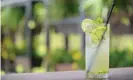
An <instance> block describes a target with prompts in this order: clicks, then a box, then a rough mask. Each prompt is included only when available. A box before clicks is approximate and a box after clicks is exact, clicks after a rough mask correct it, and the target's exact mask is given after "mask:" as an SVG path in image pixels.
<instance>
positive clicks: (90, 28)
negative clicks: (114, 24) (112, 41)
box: [81, 19, 107, 45]
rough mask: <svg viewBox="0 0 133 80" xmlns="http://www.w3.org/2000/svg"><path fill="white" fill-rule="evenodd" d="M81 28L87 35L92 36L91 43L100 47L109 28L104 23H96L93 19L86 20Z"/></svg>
mask: <svg viewBox="0 0 133 80" xmlns="http://www.w3.org/2000/svg"><path fill="white" fill-rule="evenodd" d="M81 28H82V30H83V32H85V34H86V35H88V36H90V38H91V43H92V44H94V45H98V44H99V42H100V40H101V38H102V35H103V33H104V31H105V30H106V28H107V27H105V26H104V23H95V21H93V20H91V19H84V20H83V21H82V24H81Z"/></svg>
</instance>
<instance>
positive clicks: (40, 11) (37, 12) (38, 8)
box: [33, 3, 47, 23]
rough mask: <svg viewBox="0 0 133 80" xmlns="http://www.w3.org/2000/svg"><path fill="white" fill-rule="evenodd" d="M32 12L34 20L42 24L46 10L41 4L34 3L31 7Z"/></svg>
mask: <svg viewBox="0 0 133 80" xmlns="http://www.w3.org/2000/svg"><path fill="white" fill-rule="evenodd" d="M33 10H34V12H33V13H34V17H35V19H36V21H37V22H38V23H43V21H44V20H45V19H46V15H47V9H46V7H45V6H44V4H43V3H36V4H35V5H34V6H33Z"/></svg>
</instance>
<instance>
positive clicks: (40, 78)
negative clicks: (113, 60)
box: [2, 67, 133, 80]
mask: <svg viewBox="0 0 133 80" xmlns="http://www.w3.org/2000/svg"><path fill="white" fill-rule="evenodd" d="M2 80H85V71H65V72H46V73H21V74H13V73H12V74H6V75H4V76H2ZM97 80H98V79H97ZM108 80H133V67H132V68H114V69H110V73H109V79H108Z"/></svg>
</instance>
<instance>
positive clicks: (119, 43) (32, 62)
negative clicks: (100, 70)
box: [1, 0, 133, 74]
mask: <svg viewBox="0 0 133 80" xmlns="http://www.w3.org/2000/svg"><path fill="white" fill-rule="evenodd" d="M27 1H28V0H27ZM45 1H46V0H40V1H34V0H33V1H32V0H31V1H29V3H31V5H30V4H29V5H30V6H29V7H31V9H30V8H29V9H28V10H27V9H26V8H25V7H24V6H19V7H18V6H15V5H17V4H15V5H13V6H4V4H6V3H8V0H2V4H3V6H2V9H1V50H2V51H1V61H2V62H1V63H2V66H1V73H2V74H5V73H9V72H17V73H22V72H47V71H66V70H81V69H82V70H83V69H84V68H85V60H84V47H83V48H82V44H83V43H84V39H82V38H83V35H82V34H83V33H82V31H81V29H80V27H78V26H75V25H74V28H75V29H78V30H80V31H79V32H78V33H73V32H74V31H71V32H69V30H67V28H65V27H69V24H71V23H69V21H67V20H66V22H67V23H65V22H62V23H64V24H63V26H64V29H63V30H64V31H65V32H67V34H66V33H65V32H61V31H58V29H56V28H58V22H61V21H63V20H65V19H68V18H71V19H73V18H75V17H81V18H79V19H78V20H79V22H78V23H76V24H78V25H80V21H81V20H82V16H85V18H92V19H94V18H97V17H99V16H101V17H102V18H104V20H105V21H106V18H107V14H108V11H109V8H110V6H111V4H112V0H84V1H82V0H49V1H48V2H47V1H46V2H45ZM12 2H15V1H12ZM115 3H116V6H115V8H114V11H113V13H112V17H111V20H110V25H111V46H110V68H115V67H133V1H132V0H124V1H122V0H116V2H115ZM22 4H23V3H22ZM24 4H25V3H24ZM28 11H29V12H28ZM28 13H30V14H28ZM82 13H83V14H84V15H83V14H82ZM72 21H74V20H72ZM70 22H71V21H70ZM55 25H57V27H56V26H55ZM72 26H73V25H72ZM69 28H70V29H72V28H71V27H69ZM65 29H66V30H65ZM61 64H62V65H61Z"/></svg>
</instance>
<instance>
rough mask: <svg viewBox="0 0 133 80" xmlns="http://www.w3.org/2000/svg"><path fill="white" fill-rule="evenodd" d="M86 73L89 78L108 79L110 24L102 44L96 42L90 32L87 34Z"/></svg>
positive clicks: (95, 79)
mask: <svg viewBox="0 0 133 80" xmlns="http://www.w3.org/2000/svg"><path fill="white" fill-rule="evenodd" d="M85 36H86V52H85V56H86V73H87V80H108V72H109V40H110V36H109V26H108V30H106V32H105V34H104V38H103V39H102V41H101V43H100V41H99V43H100V46H98V45H99V43H97V44H95V43H93V42H92V39H91V37H90V35H89V34H86V35H85Z"/></svg>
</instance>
